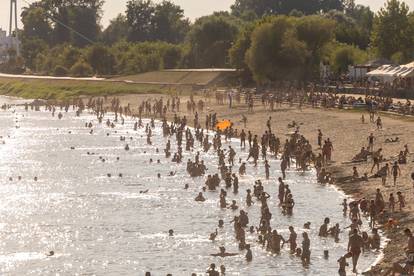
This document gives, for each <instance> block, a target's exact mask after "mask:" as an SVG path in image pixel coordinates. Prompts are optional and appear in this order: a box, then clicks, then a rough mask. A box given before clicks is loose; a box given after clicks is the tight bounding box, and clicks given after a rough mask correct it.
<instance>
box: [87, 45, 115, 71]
mask: <svg viewBox="0 0 414 276" xmlns="http://www.w3.org/2000/svg"><path fill="white" fill-rule="evenodd" d="M86 60H87V62H88V63H89V64H90V65H91V66H92V69H93V71H94V72H95V73H96V74H98V75H110V74H113V72H114V66H115V57H114V55H113V54H112V53H111V52H110V51H109V49H108V48H107V47H105V46H103V45H93V46H91V47H90V48H88V49H87V53H86Z"/></svg>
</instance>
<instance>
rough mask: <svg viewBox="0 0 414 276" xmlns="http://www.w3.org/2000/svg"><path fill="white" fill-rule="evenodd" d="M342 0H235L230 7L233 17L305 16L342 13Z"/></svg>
mask: <svg viewBox="0 0 414 276" xmlns="http://www.w3.org/2000/svg"><path fill="white" fill-rule="evenodd" d="M344 7H345V3H344V0H236V2H235V3H234V5H232V6H231V10H232V13H233V14H234V15H235V16H239V17H241V16H243V15H244V14H248V13H250V12H253V13H254V14H256V15H257V17H262V16H264V15H272V14H274V15H281V14H284V15H289V14H290V13H291V12H292V11H295V12H296V13H297V12H301V13H303V14H306V15H310V14H317V13H319V12H321V11H322V12H328V11H330V10H340V11H342V10H343V9H344Z"/></svg>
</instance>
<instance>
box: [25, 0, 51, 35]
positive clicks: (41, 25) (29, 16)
mask: <svg viewBox="0 0 414 276" xmlns="http://www.w3.org/2000/svg"><path fill="white" fill-rule="evenodd" d="M21 18H22V23H23V30H22V37H23V39H41V40H43V41H45V42H50V34H51V32H52V27H51V25H50V22H49V20H48V18H47V16H46V12H45V10H44V9H43V8H42V7H39V6H37V5H34V4H32V5H30V7H28V8H23V12H22V14H21Z"/></svg>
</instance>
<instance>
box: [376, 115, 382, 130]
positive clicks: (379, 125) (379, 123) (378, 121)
mask: <svg viewBox="0 0 414 276" xmlns="http://www.w3.org/2000/svg"><path fill="white" fill-rule="evenodd" d="M376 123H377V129H378V130H380V129H382V120H381V117H379V116H378V118H377V120H376Z"/></svg>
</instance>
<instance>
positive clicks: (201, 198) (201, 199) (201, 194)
mask: <svg viewBox="0 0 414 276" xmlns="http://www.w3.org/2000/svg"><path fill="white" fill-rule="evenodd" d="M194 200H195V201H198V202H204V201H206V199H205V198H204V196H203V193H202V192H200V193H198V196H196V198H195V199H194Z"/></svg>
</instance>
